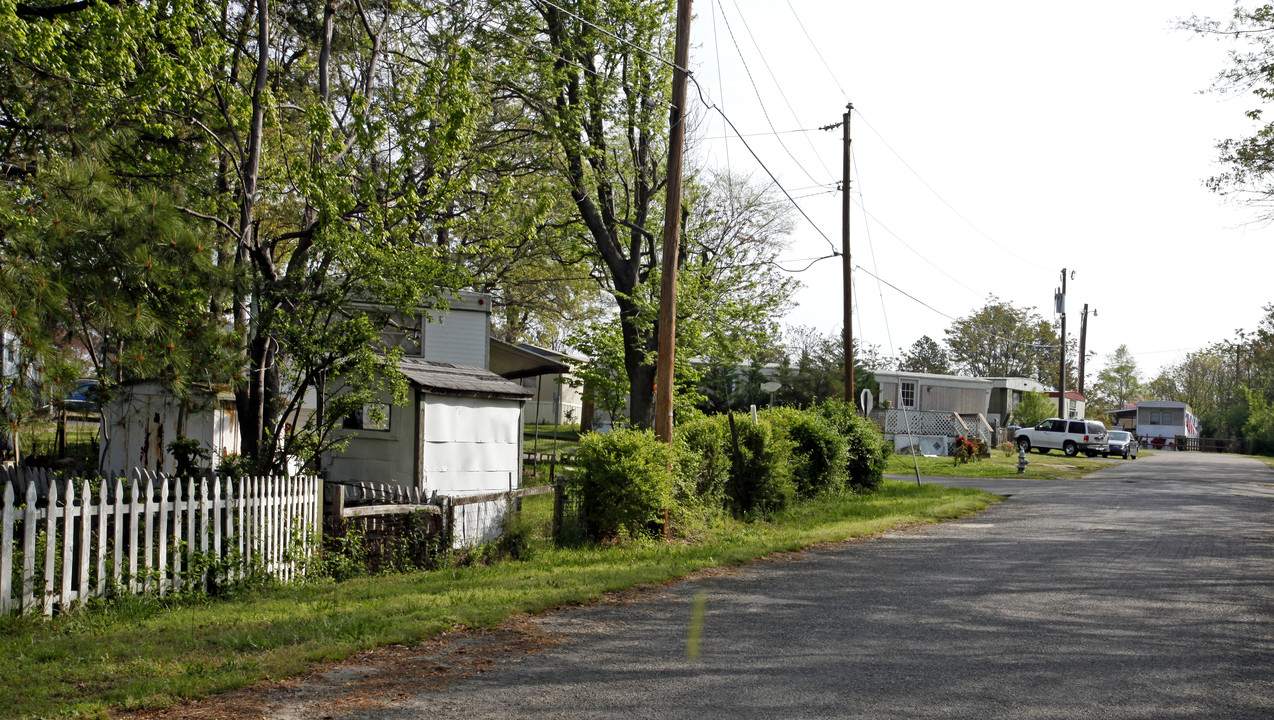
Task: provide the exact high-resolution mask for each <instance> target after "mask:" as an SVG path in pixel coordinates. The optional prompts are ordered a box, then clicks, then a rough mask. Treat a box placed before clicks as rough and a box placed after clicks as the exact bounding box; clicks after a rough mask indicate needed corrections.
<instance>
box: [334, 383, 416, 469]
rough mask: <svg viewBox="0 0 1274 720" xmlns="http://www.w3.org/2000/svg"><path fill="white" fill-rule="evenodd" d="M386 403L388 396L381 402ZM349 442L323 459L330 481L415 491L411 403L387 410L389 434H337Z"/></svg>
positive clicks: (383, 432) (382, 431)
mask: <svg viewBox="0 0 1274 720" xmlns="http://www.w3.org/2000/svg"><path fill="white" fill-rule="evenodd" d="M413 394H414V391H413ZM381 399H382V400H383V401H384V402H388V401H389V397H388V396H384V397H382V398H381ZM335 432H337V433H339V434H343V435H345V436H347V437H349V438H350V440H349V443H348V444H346V446H345V449H344V450H341V451H340V452H339V453H334V454H332V453H329V454H328V455H326V456H325V457H324V458H323V469H325V470H326V471H327V476H328V477H329V478H331V479H332V480H338V481H339V480H350V481H356V482H373V483H388V484H391V485H402V486H403V487H418V486H419V479H418V478H417V477H416V457H415V446H416V413H415V412H412V403H411V402H408V403H406V404H404V405H399V406H394V407H390V408H389V429H388V430H340V429H338V430H336V431H335Z"/></svg>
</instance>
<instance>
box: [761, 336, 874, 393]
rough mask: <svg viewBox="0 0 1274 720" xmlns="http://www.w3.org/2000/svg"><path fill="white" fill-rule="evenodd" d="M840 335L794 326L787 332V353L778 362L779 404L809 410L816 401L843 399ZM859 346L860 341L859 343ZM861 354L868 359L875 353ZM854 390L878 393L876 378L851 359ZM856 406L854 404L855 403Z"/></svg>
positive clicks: (842, 349) (843, 374) (841, 343)
mask: <svg viewBox="0 0 1274 720" xmlns="http://www.w3.org/2000/svg"><path fill="white" fill-rule="evenodd" d="M843 337H844V335H843V333H842V332H840V331H835V332H833V333H831V334H829V335H823V334H821V333H819V332H818V330H816V329H815V328H813V327H809V326H797V327H794V328H792V329H791V330H789V332H788V336H787V342H786V349H787V354H786V355H785V356H784V357H783V359H782V360H781V361H780V366H779V381H780V382H782V383H783V388H782V389H781V390H779V392H778V394H777V395H776V402H778V403H779V404H782V405H794V406H796V407H810V406H812V405H814V404H815V403H818V402H826V401H829V400H842V401H843V400H844V399H845V348H844V341H843V340H842V338H843ZM859 342H860V344H861V341H859ZM870 349H871V350H872V352H869V353H863V354H862V356H867V355H870V354H872V353H874V351H875V348H874V347H871V348H870ZM854 387H855V388H858V389H859V390H860V391H861V390H871V391H872V393H875V394H878V393H879V391H880V386H879V385H878V384H877V382H876V377H875V376H874V375H873V374H872V373H871V371H870V370H868V369H867V367H865V366H864V365H863V363H862V361H861V360H860V355H858V354H856V355H855V357H854ZM855 404H856V403H855Z"/></svg>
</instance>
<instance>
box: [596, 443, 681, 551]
mask: <svg viewBox="0 0 1274 720" xmlns="http://www.w3.org/2000/svg"><path fill="white" fill-rule="evenodd" d="M671 457H672V456H671V450H670V449H669V448H668V446H667V445H665V444H664V443H662V442H660V441H659V439H658V438H656V437H655V435H654V433H652V432H650V431H649V430H645V431H639V430H615V431H613V432H609V433H590V434H588V435H585V436H584V437H582V438H580V448H579V460H578V470H577V472H576V473H575V475H574V477H573V478H572V485H573V488H572V489H573V490H574V491H575V492H576V493H578V495H579V498H580V518H581V520H582V522H583V523H584V526H585V528H586V529H587V530H588V531H589V532H590V533H592V534H593V535H595V536H597V537H599V538H604V539H605V538H614V537H617V536H623V535H628V536H633V537H636V536H639V535H647V534H653V533H654V532H656V531H657V530H658V528H659V523H660V521H661V520H662V510H664V509H665V508H669V507H670V504H671V501H672V488H673V481H672V473H671V472H670V471H669V461H670V459H671Z"/></svg>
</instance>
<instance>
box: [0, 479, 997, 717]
mask: <svg viewBox="0 0 1274 720" xmlns="http://www.w3.org/2000/svg"><path fill="white" fill-rule="evenodd" d="M997 499H998V498H996V497H995V496H993V495H990V494H988V493H985V492H982V491H980V490H973V489H961V488H943V487H938V486H934V485H924V486H922V487H916V486H915V485H914V484H908V483H901V482H890V481H886V482H885V484H884V485H883V487H882V488H881V489H880V491H879V492H877V493H875V494H873V495H869V496H859V495H852V494H848V493H847V494H843V495H837V496H834V497H824V498H818V499H815V500H813V501H810V502H806V503H803V504H801V505H799V506H798V507H796V508H794V509H792V510H790V511H789V512H787V513H785V514H782V515H780V516H778V517H776V518H774V519H773V520H772V521H770V522H756V523H750V524H744V523H740V522H736V521H733V520H717V521H716V522H714V523H711V524H709V525H706V526H705V527H703V528H699V529H697V530H696V542H694V543H688V542H684V541H678V542H672V543H663V542H657V541H647V542H636V543H630V544H626V545H617V546H610V547H599V546H588V547H583V548H558V547H554V546H553V545H552V544H550V543H549V542H548V541H547V540H543V539H535V540H534V541H533V543H532V550H533V553H532V554H531V556H530V557H529V558H527V559H523V560H518V561H505V562H501V563H496V564H493V565H489V566H470V567H448V568H445V569H442V570H436V571H432V572H417V573H410V574H399V575H387V576H377V577H365V578H357V579H353V580H349V581H345V582H340V583H334V582H331V581H322V582H314V583H312V584H308V585H299V586H290V587H275V588H261V589H256V590H252V591H248V592H245V593H243V594H241V595H240V596H237V597H232V598H229V599H222V600H215V601H214V600H204V601H199V602H187V603H184V604H183V603H172V602H168V603H160V602H159V601H157V600H155V599H153V598H139V599H130V600H125V601H121V602H119V603H117V604H115V605H113V606H108V607H104V608H96V609H90V610H89V611H85V612H78V613H71V614H69V615H67V616H64V617H61V618H58V619H55V620H52V621H44V620H40V619H35V618H29V617H28V618H15V617H12V616H10V617H7V618H0V717H5V718H9V717H28V718H35V717H41V718H42V717H71V716H90V717H105V716H109V713H110V710H111V709H112V708H155V707H164V706H168V705H171V704H173V703H175V702H177V701H179V700H181V699H184V698H197V697H201V696H205V695H208V694H210V693H216V692H221V691H225V690H229V689H232V688H235V687H241V686H243V685H248V684H251V683H254V682H258V681H261V680H264V679H271V678H273V679H277V678H283V677H286V676H289V675H295V674H298V673H302V672H304V671H306V670H307V669H309V668H311V667H313V666H314V665H315V664H318V663H328V662H332V661H336V660H340V659H342V658H346V657H349V656H350V655H352V654H354V653H356V652H358V651H360V650H364V649H368V648H373V647H377V646H383V645H389V644H412V643H418V642H420V641H421V640H423V639H425V638H428V637H430V636H432V635H435V634H438V633H440V632H443V631H445V630H449V629H452V628H455V627H457V626H462V625H463V626H468V627H490V626H493V625H496V624H498V623H499V622H501V621H502V620H503V619H505V618H507V617H509V616H511V615H514V614H518V613H535V612H539V611H543V610H546V609H549V608H553V607H558V606H562V605H569V604H574V603H582V602H587V601H589V600H593V599H595V598H598V597H600V596H601V595H602V594H603V593H606V592H611V591H618V590H623V589H627V588H631V587H633V586H635V585H640V584H644V583H661V582H665V581H668V580H672V579H675V578H679V577H682V576H684V575H686V574H688V573H692V572H694V571H696V570H700V569H703V568H708V567H714V566H720V565H734V564H739V563H746V562H748V561H751V560H753V559H756V558H759V557H763V556H765V555H767V554H770V553H773V552H783V551H792V550H799V549H801V548H805V547H808V546H810V545H812V544H816V543H823V542H834V541H840V540H844V539H848V538H852V537H857V536H862V535H869V534H872V533H876V532H880V531H883V530H886V529H888V528H892V527H897V526H900V525H908V524H913V523H924V522H936V521H939V520H944V519H948V518H955V517H960V516H962V515H967V514H969V513H973V512H976V511H978V510H981V509H982V508H984V507H985V506H986V505H988V504H989V503H992V502H995V501H996V500H997ZM551 503H552V497H551V496H547V495H545V496H537V497H533V498H527V499H526V500H525V501H524V505H523V521H524V523H526V524H528V525H530V526H532V529H533V530H534V531H535V532H536V533H540V532H542V531H543V529H544V528H545V527H546V526H547V523H548V519H549V515H550V514H551Z"/></svg>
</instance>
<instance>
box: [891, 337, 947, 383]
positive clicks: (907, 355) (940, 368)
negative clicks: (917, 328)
mask: <svg viewBox="0 0 1274 720" xmlns="http://www.w3.org/2000/svg"><path fill="white" fill-rule="evenodd" d="M898 369H899V370H907V371H910V372H922V373H932V374H935V375H948V374H950V373H951V359H950V358H949V357H948V356H947V351H946V350H943V349H942V346H941V345H939V344H938V343H936V342H934V340H933V338H931V337H929V336H928V335H925V336H923V337H921V338H920V339H919V340H917V341H916V342H914V343H912V345H911V349H910V350H907V351H905V352H904V353H903V357H902V362H901V363H900V364H899V366H898Z"/></svg>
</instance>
